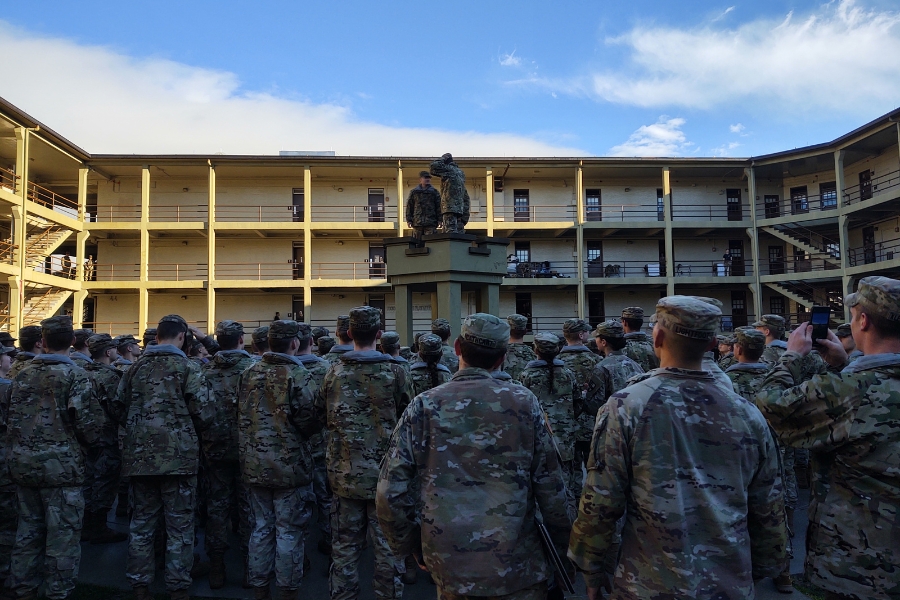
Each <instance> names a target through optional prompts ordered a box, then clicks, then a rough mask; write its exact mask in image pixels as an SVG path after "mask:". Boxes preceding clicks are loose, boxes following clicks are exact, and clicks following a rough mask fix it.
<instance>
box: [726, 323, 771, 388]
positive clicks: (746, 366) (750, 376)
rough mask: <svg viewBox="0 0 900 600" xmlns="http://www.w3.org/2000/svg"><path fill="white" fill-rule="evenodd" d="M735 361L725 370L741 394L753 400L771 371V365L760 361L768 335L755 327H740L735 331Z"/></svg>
mask: <svg viewBox="0 0 900 600" xmlns="http://www.w3.org/2000/svg"><path fill="white" fill-rule="evenodd" d="M734 338H735V340H734V356H735V359H736V360H735V363H734V364H733V365H731V366H730V367H728V369H726V370H725V374H726V375H728V378H729V379H731V383H732V384H734V391H735V393H737V394H738V395H739V396H741V397H743V398H746V399H747V400H749V401H751V402H753V399H754V398H755V397H756V393H757V392H758V391H759V389H760V386H762V382H763V379H765V378H766V374H767V373H768V372H769V366H768V365H767V364H765V363H763V362H760V360H759V359H760V356H762V353H763V350H765V348H766V336H765V335H763V334H762V332H760V331H757V330H755V329H739V330H737V331H735V332H734Z"/></svg>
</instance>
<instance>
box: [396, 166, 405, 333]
mask: <svg viewBox="0 0 900 600" xmlns="http://www.w3.org/2000/svg"><path fill="white" fill-rule="evenodd" d="M404 229H406V197H405V196H404V195H403V163H402V162H401V161H399V160H398V161H397V235H398V237H403V236H404V235H406V234H405V233H404ZM401 339H402V338H401Z"/></svg>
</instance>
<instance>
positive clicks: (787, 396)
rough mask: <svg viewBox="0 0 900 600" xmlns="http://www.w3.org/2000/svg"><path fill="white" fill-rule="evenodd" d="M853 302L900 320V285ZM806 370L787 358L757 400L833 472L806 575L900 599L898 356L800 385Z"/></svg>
mask: <svg viewBox="0 0 900 600" xmlns="http://www.w3.org/2000/svg"><path fill="white" fill-rule="evenodd" d="M845 304H846V305H848V306H851V307H852V306H855V305H857V304H859V305H860V306H861V307H862V308H863V309H865V311H866V312H867V313H869V314H876V315H879V316H881V317H882V318H885V319H887V320H892V321H894V322H896V321H897V320H898V318H897V315H898V314H900V282H898V281H896V280H893V279H888V278H887V277H865V278H863V279H862V280H860V283H859V289H858V291H857V292H856V293H855V294H850V295H849V296H847V298H846V299H845ZM802 369H803V365H802V361H801V357H800V355H799V354H796V353H794V352H785V353H784V355H783V356H782V357H781V359H780V360H779V361H778V364H776V365H775V368H774V369H773V370H772V371H771V372H770V373H769V376H768V377H767V378H766V380H765V382H764V385H763V387H762V390H761V391H760V392H759V394H758V395H757V397H756V402H757V404H758V405H759V406H760V408H761V409H762V410H763V412H764V414H765V415H766V417H767V418H768V419H769V423H770V424H771V425H772V428H773V429H774V430H775V432H776V434H777V435H778V438H779V439H780V440H781V441H782V442H783V443H784V444H787V445H790V446H793V447H795V448H809V449H811V450H812V458H813V467H812V468H813V472H814V473H818V474H820V475H821V474H823V473H827V480H825V481H819V482H817V484H816V485H814V486H813V490H814V493H813V494H812V498H811V501H810V509H809V530H808V531H807V538H806V539H807V554H806V576H807V578H808V579H809V581H810V582H811V583H812V584H813V585H815V586H817V587H819V588H821V589H823V590H826V591H828V592H832V593H836V594H842V595H844V596H846V597H856V598H879V599H888V598H897V597H900V578H898V577H897V573H898V571H900V552H898V546H897V540H898V538H897V523H898V521H897V518H898V517H897V515H898V514H900V477H898V473H900V360H898V357H897V355H896V354H873V355H866V356H863V357H861V358H859V359H858V360H857V361H856V362H854V363H853V364H852V365H849V366H847V367H845V368H844V370H843V371H841V372H840V373H839V374H837V373H826V374H824V375H820V376H816V377H813V378H812V380H810V381H808V382H806V383H802V384H800V376H801V372H802ZM797 384H800V385H797Z"/></svg>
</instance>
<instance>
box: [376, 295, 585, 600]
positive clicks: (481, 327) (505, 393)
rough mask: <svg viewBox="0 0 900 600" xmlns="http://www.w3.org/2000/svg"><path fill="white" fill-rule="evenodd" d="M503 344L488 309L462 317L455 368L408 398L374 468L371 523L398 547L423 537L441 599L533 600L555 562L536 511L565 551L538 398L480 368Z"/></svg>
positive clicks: (556, 470) (558, 474)
mask: <svg viewBox="0 0 900 600" xmlns="http://www.w3.org/2000/svg"><path fill="white" fill-rule="evenodd" d="M508 339H509V328H508V326H507V324H506V323H504V322H503V321H501V320H500V319H498V318H497V317H495V316H493V315H487V314H480V313H479V314H475V315H470V316H469V317H467V318H466V319H465V321H464V323H463V326H462V333H461V335H460V339H459V342H458V347H459V348H460V354H461V357H462V358H461V365H462V368H461V369H460V371H459V372H458V373H456V375H454V376H453V379H452V380H451V381H450V382H449V383H447V384H445V385H442V386H440V387H437V388H434V389H432V390H429V391H427V392H425V393H424V394H421V395H419V396H417V397H416V398H415V400H414V401H413V403H412V404H411V405H410V407H409V409H408V410H407V411H406V412H405V413H404V415H403V418H402V419H401V421H400V423H399V424H398V425H397V429H396V430H395V432H394V435H393V437H392V439H391V445H390V448H389V449H388V452H387V456H386V458H385V460H384V463H383V465H382V468H381V476H380V479H379V482H378V498H377V507H378V520H379V521H380V522H381V524H382V527H383V528H384V531H385V534H386V535H387V536H388V540H389V541H390V544H391V547H392V548H393V549H394V552H395V553H396V554H400V555H403V554H410V553H416V554H418V551H419V544H420V543H421V546H422V557H423V559H424V565H425V566H426V567H427V568H428V570H429V571H430V572H431V574H432V575H433V576H434V579H435V582H436V583H437V586H438V597H439V598H442V599H443V598H457V597H463V598H469V597H475V596H479V597H480V596H484V597H501V596H502V597H504V598H507V597H509V598H526V597H527V598H543V597H545V595H546V586H547V580H548V579H549V578H550V577H551V574H552V571H553V567H552V565H550V564H548V562H547V560H546V559H545V553H544V550H543V548H542V545H541V538H540V535H539V533H538V531H537V528H536V523H535V515H536V513H537V512H538V511H539V512H540V515H541V518H542V519H543V521H544V524H545V525H546V526H547V529H548V531H549V533H550V535H551V537H552V539H553V541H554V542H555V545H557V546H559V547H560V548H563V547H564V546H565V543H566V540H567V538H568V532H569V529H570V526H571V521H570V516H569V514H568V512H567V510H568V507H567V499H566V489H565V484H564V483H563V474H562V469H561V468H560V465H559V459H558V454H557V452H556V448H555V447H554V446H555V445H554V443H553V438H552V435H551V434H550V431H549V429H548V426H547V422H546V420H545V418H544V412H543V410H542V409H541V406H540V403H539V402H538V399H537V398H536V397H535V395H534V394H532V393H531V392H530V391H529V390H528V389H526V388H524V387H522V386H518V385H509V384H507V383H505V382H503V381H500V380H497V379H494V378H492V377H491V375H490V372H491V370H493V369H496V368H498V367H499V366H500V364H501V363H502V360H503V353H504V351H505V348H506V345H507V343H508ZM417 477H418V478H419V479H420V480H421V485H422V487H421V492H420V494H421V496H422V499H423V505H424V509H423V513H422V515H421V531H420V527H419V524H418V520H417V515H416V514H415V504H416V499H415V498H414V497H413V496H414V495H416V491H415V490H414V488H413V485H412V482H413V480H414V479H415V478H417ZM526 594H528V595H526ZM507 595H508V596H507Z"/></svg>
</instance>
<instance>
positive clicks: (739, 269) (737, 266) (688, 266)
mask: <svg viewBox="0 0 900 600" xmlns="http://www.w3.org/2000/svg"><path fill="white" fill-rule="evenodd" d="M752 275H753V261H752V260H747V259H738V260H733V259H732V261H731V262H730V263H726V262H725V261H723V260H722V259H719V260H676V261H675V277H748V276H752Z"/></svg>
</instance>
